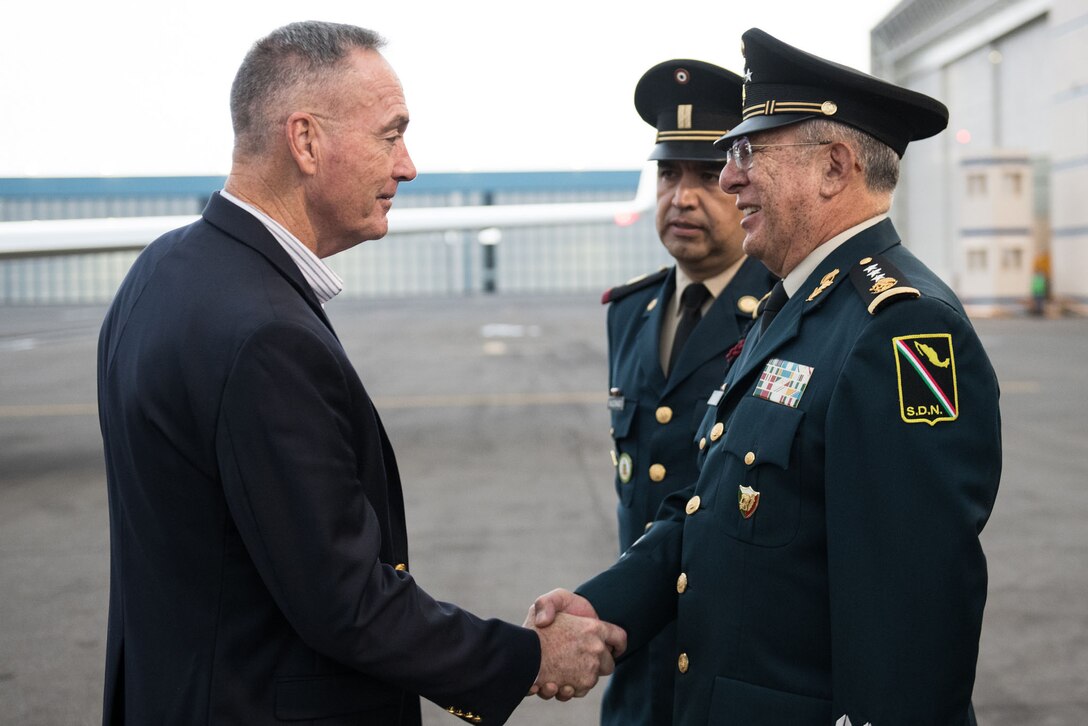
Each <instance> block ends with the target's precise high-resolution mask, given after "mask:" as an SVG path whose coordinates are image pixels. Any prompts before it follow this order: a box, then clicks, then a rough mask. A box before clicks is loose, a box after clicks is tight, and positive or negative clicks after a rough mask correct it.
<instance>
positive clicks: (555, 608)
mask: <svg viewBox="0 0 1088 726" xmlns="http://www.w3.org/2000/svg"><path fill="white" fill-rule="evenodd" d="M525 627H526V628H530V629H532V630H535V631H536V633H537V635H538V636H539V637H540V673H539V674H538V675H537V677H536V682H535V683H534V684H533V687H532V688H531V689H530V690H529V695H530V696H531V695H534V694H535V695H537V696H540V697H541V698H543V699H550V698H553V697H555V698H558V699H559V700H560V701H569V700H570V699H571V698H574V697H578V698H581V697H582V696H584V695H586V694H587V693H589V690H590V689H591V688H593V686H595V685H596V684H597V680H598V679H599V678H600V677H601V676H607V675H609V674H611V673H612V670H613V668H614V667H615V659H616V658H618V657H620V656H621V655H622V654H623V651H624V650H625V649H626V648H627V633H625V632H624V631H623V628H620V627H618V626H616V625H612V624H611V623H606V622H603V621H602V620H600V619H599V618H598V617H597V612H596V610H594V609H593V605H591V604H590V602H589V600H586V599H585V598H584V597H582V596H580V595H576V594H574V593H573V592H570V591H569V590H552V591H551V592H549V593H546V594H544V595H541V596H540V597H538V598H537V599H536V602H534V603H533V604H532V605H531V606H530V607H529V615H528V616H527V617H526V618H525Z"/></svg>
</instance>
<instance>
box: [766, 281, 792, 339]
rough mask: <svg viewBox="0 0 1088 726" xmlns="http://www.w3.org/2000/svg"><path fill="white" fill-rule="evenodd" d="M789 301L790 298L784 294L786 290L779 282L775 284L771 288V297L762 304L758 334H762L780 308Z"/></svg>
mask: <svg viewBox="0 0 1088 726" xmlns="http://www.w3.org/2000/svg"><path fill="white" fill-rule="evenodd" d="M789 299H790V296H789V295H787V294H786V288H785V286H784V285H783V284H782V281H781V280H779V281H778V282H777V283H775V286H774V287H773V288H771V296H770V297H768V298H767V302H766V303H764V304H763V317H762V318H761V319H760V321H759V332H760V334H762V333H763V331H764V330H766V329H767V327H768V326H769V325H770V324H771V321H772V320H774V316H775V315H778V311H779V310H781V309H782V306H783V305H785V304H786V301H787V300H789Z"/></svg>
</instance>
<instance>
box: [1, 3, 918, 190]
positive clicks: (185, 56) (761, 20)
mask: <svg viewBox="0 0 1088 726" xmlns="http://www.w3.org/2000/svg"><path fill="white" fill-rule="evenodd" d="M897 4H898V0H868V1H867V2H858V1H857V0H824V1H823V2H820V3H815V2H811V1H810V0H764V1H763V2H758V3H740V2H726V1H723V0H716V1H715V2H709V1H706V0H687V1H686V2H668V1H667V0H662V1H659V2H644V1H643V0H626V1H624V0H619V1H615V2H613V1H602V2H595V1H594V0H540V1H539V2H518V1H517V0H494V1H493V0H464V1H462V2H457V1H456V0H400V1H399V2H395V1H388V2H384V3H380V4H379V3H374V2H361V1H360V0H336V1H333V0H312V1H311V2H308V3H305V4H304V5H299V4H298V3H297V2H285V1H284V0H260V1H259V2H252V3H249V2H246V3H242V2H230V0H216V1H214V2H213V1H212V0H165V1H164V0H97V1H94V0H92V1H90V2H88V1H87V0H29V1H28V2H20V3H9V4H7V6H6V7H5V8H4V10H3V12H2V15H0V18H2V22H0V68H3V69H4V70H3V72H2V74H0V109H2V111H3V113H0V138H2V139H3V140H4V146H3V152H2V153H0V177H8V176H15V177H21V176H110V175H122V176H129V175H189V174H214V175H221V174H226V172H227V171H228V169H229V165H230V148H231V129H230V115H229V111H228V105H227V104H228V94H229V89H230V84H231V80H232V79H233V77H234V73H235V71H236V70H237V67H238V64H239V63H240V62H241V59H242V57H243V56H244V55H245V53H246V51H247V50H248V49H249V46H250V45H251V44H252V42H253V41H254V40H256V39H257V38H259V37H261V36H263V35H265V34H267V33H268V32H269V31H271V30H273V29H274V28H276V27H279V26H281V25H284V24H286V23H289V22H292V21H295V20H310V19H314V20H330V21H335V22H344V23H353V24H355V25H361V26H363V27H368V28H371V29H373V30H376V31H378V32H379V33H381V34H382V35H383V36H384V37H385V38H386V39H387V40H388V45H387V46H386V48H385V51H384V54H385V56H386V57H387V58H388V59H389V61H390V63H391V64H392V65H393V67H394V69H395V70H396V71H397V73H398V75H399V76H400V79H401V82H402V83H403V85H404V89H405V96H406V98H407V101H408V107H409V111H410V114H411V117H412V121H411V125H410V127H409V129H408V134H407V136H406V139H407V142H408V149H409V152H410V153H411V154H412V158H413V160H414V161H415V163H416V166H417V167H418V168H419V170H420V172H421V173H425V172H428V171H506V170H580V169H588V170H596V169H637V168H640V167H641V166H642V163H643V160H644V159H645V157H646V155H647V154H648V153H649V151H650V147H651V146H652V144H653V129H651V128H650V127H649V126H647V125H646V124H645V123H643V121H642V120H641V119H640V118H639V117H638V115H637V113H636V112H635V109H634V105H633V103H632V97H633V94H634V88H635V84H636V83H637V81H638V79H639V77H640V76H641V75H642V73H643V72H644V71H645V70H646V69H648V68H649V67H650V66H652V65H654V64H656V63H659V62H661V61H664V60H668V59H670V58H681V57H683V58H697V59H700V60H704V61H707V62H710V63H716V64H718V65H721V66H724V67H726V68H729V69H731V70H733V71H735V72H738V73H740V72H742V71H743V59H742V57H741V54H740V35H741V33H743V32H744V31H745V30H747V29H748V28H750V27H759V28H762V29H763V30H765V31H767V32H768V33H770V34H771V35H774V36H776V37H778V38H780V39H782V40H784V41H786V42H788V43H790V44H792V45H796V46H798V47H800V48H801V49H803V50H806V51H808V52H810V53H815V54H816V55H820V56H823V57H825V58H828V59H830V60H834V61H836V62H839V63H843V64H845V65H849V66H852V67H855V68H858V69H859V70H863V71H868V70H869V31H870V29H871V28H872V27H873V26H874V25H875V24H876V23H877V22H878V21H880V20H881V19H882V18H884V17H885V15H886V14H887V13H888V12H889V11H890V10H891V9H892V8H893V7H894V6H895V5H897ZM300 8H301V10H300Z"/></svg>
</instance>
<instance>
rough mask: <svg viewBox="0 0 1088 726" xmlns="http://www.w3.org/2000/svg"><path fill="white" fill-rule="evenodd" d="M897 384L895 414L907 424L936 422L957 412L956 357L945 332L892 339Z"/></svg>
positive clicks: (956, 416) (931, 424)
mask: <svg viewBox="0 0 1088 726" xmlns="http://www.w3.org/2000/svg"><path fill="white" fill-rule="evenodd" d="M892 349H893V354H894V355H895V372H896V376H897V377H898V384H899V415H900V417H901V418H902V419H903V420H904V421H906V422H907V423H927V424H929V425H930V426H934V425H936V424H937V423H938V422H939V421H955V420H956V419H957V418H959V415H960V403H959V390H958V389H957V387H956V356H955V354H954V353H953V350H952V336H951V335H950V334H949V333H933V334H929V335H903V336H900V337H898V338H892Z"/></svg>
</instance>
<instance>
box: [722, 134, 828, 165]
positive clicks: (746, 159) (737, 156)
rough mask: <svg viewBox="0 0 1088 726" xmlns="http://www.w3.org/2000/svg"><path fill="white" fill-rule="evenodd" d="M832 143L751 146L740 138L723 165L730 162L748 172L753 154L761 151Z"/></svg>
mask: <svg viewBox="0 0 1088 726" xmlns="http://www.w3.org/2000/svg"><path fill="white" fill-rule="evenodd" d="M830 143H832V142H831V141H807V142H804V143H799V144H753V143H752V142H750V141H749V140H748V137H747V136H741V137H740V138H739V139H737V140H736V141H734V142H733V145H732V146H731V147H729V151H728V152H727V156H726V159H725V163H726V164H728V163H729V162H730V160H732V162H733V163H734V164H736V165H737V168H738V169H740V170H741V171H748V170H749V169H751V168H752V163H753V161H754V157H755V153H756V152H757V151H760V150H761V149H771V148H774V147H776V146H826V145H828V144H830Z"/></svg>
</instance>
